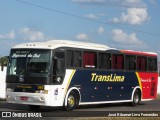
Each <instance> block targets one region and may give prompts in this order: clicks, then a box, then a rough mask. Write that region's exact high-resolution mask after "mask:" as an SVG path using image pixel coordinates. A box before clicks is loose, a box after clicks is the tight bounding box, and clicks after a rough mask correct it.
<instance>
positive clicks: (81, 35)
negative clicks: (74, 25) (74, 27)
mask: <svg viewBox="0 0 160 120" xmlns="http://www.w3.org/2000/svg"><path fill="white" fill-rule="evenodd" d="M76 39H77V40H83V41H87V40H88V36H87V34H85V33H80V34H77V35H76Z"/></svg>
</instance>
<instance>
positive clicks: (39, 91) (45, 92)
mask: <svg viewBox="0 0 160 120" xmlns="http://www.w3.org/2000/svg"><path fill="white" fill-rule="evenodd" d="M35 93H41V94H48V90H36V91H35Z"/></svg>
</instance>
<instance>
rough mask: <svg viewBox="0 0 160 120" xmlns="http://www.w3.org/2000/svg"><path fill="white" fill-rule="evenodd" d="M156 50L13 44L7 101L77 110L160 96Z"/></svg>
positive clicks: (63, 42)
mask: <svg viewBox="0 0 160 120" xmlns="http://www.w3.org/2000/svg"><path fill="white" fill-rule="evenodd" d="M157 66H158V64H157V54H156V53H152V52H140V51H133V50H118V49H115V48H111V47H108V46H106V45H101V44H95V43H87V42H79V41H68V40H51V41H47V42H32V43H23V44H19V45H15V46H13V47H12V48H11V51H10V56H9V64H8V70H7V76H6V87H7V88H6V101H7V102H8V103H13V104H27V105H28V106H29V107H30V109H39V108H40V107H41V106H50V107H62V108H64V109H65V110H68V111H70V110H73V109H74V108H76V107H77V106H79V105H89V104H92V105H93V104H105V103H120V102H128V103H131V104H132V105H133V106H136V105H138V104H139V102H140V101H147V100H153V99H156V96H157V83H158V69H157Z"/></svg>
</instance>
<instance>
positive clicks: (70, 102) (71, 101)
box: [67, 95, 75, 108]
mask: <svg viewBox="0 0 160 120" xmlns="http://www.w3.org/2000/svg"><path fill="white" fill-rule="evenodd" d="M67 105H68V107H69V108H72V107H74V105H75V98H74V96H73V95H70V96H69V97H68V99H67Z"/></svg>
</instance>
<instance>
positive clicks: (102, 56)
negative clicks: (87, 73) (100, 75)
mask: <svg viewBox="0 0 160 120" xmlns="http://www.w3.org/2000/svg"><path fill="white" fill-rule="evenodd" d="M98 58H99V68H100V69H110V68H111V55H110V54H107V53H99V57H98Z"/></svg>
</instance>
